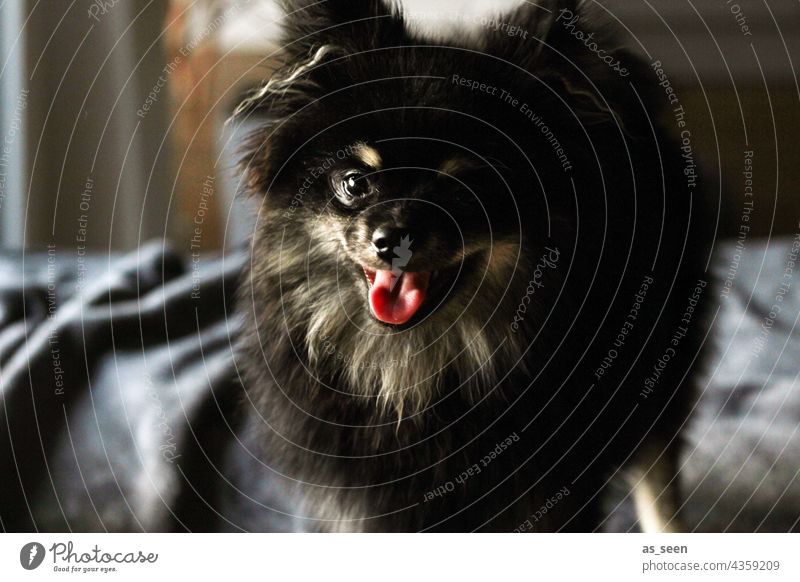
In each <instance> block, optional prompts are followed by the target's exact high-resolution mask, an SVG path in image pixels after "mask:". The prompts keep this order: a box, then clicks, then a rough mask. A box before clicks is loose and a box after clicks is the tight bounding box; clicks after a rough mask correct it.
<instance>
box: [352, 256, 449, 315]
mask: <svg viewBox="0 0 800 582" xmlns="http://www.w3.org/2000/svg"><path fill="white" fill-rule="evenodd" d="M364 274H365V275H366V277H367V282H368V283H369V307H370V310H371V311H372V315H374V316H375V318H376V319H378V320H379V321H382V322H383V323H389V324H392V325H402V324H404V323H406V322H408V321H409V320H410V319H411V318H412V317H414V315H416V313H417V312H418V311H419V310H420V308H421V307H422V304H423V303H424V302H425V298H426V297H427V295H428V290H429V289H428V288H429V287H430V283H431V280H432V279H433V278H435V272H434V271H417V272H402V271H391V270H374V269H369V268H367V267H364Z"/></svg>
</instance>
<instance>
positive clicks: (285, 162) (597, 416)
mask: <svg viewBox="0 0 800 582" xmlns="http://www.w3.org/2000/svg"><path fill="white" fill-rule="evenodd" d="M283 9H284V11H285V17H284V20H283V37H282V47H283V54H284V55H285V64H284V65H283V66H282V67H281V68H280V69H279V70H278V71H277V72H276V73H275V74H274V75H273V76H272V77H271V78H270V80H269V81H268V82H267V83H266V84H265V85H264V86H263V87H260V88H259V89H257V90H255V91H253V92H252V93H251V94H250V95H248V96H247V98H246V99H245V100H244V101H243V103H242V104H241V106H240V107H239V108H238V109H237V111H236V114H235V117H234V119H237V120H242V119H245V118H249V117H251V116H253V118H257V119H260V120H262V125H261V127H260V128H259V129H258V130H257V131H255V132H253V133H252V134H251V135H249V136H248V138H247V139H246V141H245V143H244V144H243V155H242V161H241V168H242V176H243V180H244V182H245V183H246V186H247V190H248V191H249V192H251V193H252V195H253V196H255V197H256V200H257V207H258V211H257V217H256V225H255V227H254V231H253V236H252V240H251V246H250V252H251V255H252V258H251V262H250V268H249V269H248V271H247V274H246V276H245V277H244V280H243V283H242V285H241V290H240V294H239V297H238V309H239V315H240V317H241V319H242V321H243V331H242V336H241V346H240V358H241V366H242V368H243V369H244V372H245V375H244V377H245V385H246V393H247V399H248V402H247V405H246V407H247V408H248V410H249V413H250V414H254V415H257V416H258V417H259V421H260V422H259V424H260V425H261V426H262V427H263V434H262V435H260V437H259V438H260V442H261V443H263V446H264V451H265V452H264V454H265V455H268V457H269V463H270V466H271V467H273V468H275V470H276V471H277V472H278V473H280V474H281V475H283V476H284V477H285V478H286V479H287V482H289V483H291V488H292V491H293V492H294V493H295V494H296V495H297V499H298V500H299V501H298V509H297V517H298V519H299V520H300V521H301V522H302V523H303V524H304V525H303V527H302V529H304V530H307V531H362V532H408V531H414V532H416V531H457V532H460V531H498V532H512V531H537V532H538V531H543V532H555V531H578V532H586V531H601V530H603V529H604V528H606V527H607V525H608V521H609V514H610V510H609V508H608V507H607V501H606V499H607V495H606V493H607V492H608V490H609V488H610V487H611V486H612V485H613V484H615V483H619V482H621V481H622V482H624V483H627V484H628V485H629V486H630V495H632V496H633V499H634V502H635V507H636V515H637V517H638V522H639V526H640V528H641V529H643V530H645V531H659V532H661V531H680V530H681V529H682V528H683V527H684V526H683V525H681V523H682V522H681V511H680V507H681V499H680V494H679V486H678V475H679V471H678V469H679V452H680V443H681V434H682V433H683V431H684V429H685V426H686V424H687V422H688V418H689V413H690V411H691V408H692V405H693V399H694V396H693V394H694V390H693V388H692V386H693V381H694V380H693V379H694V378H695V376H696V371H697V369H698V368H699V367H700V365H701V362H702V353H703V349H702V348H703V344H704V338H705V329H706V323H705V315H704V314H705V308H704V304H705V299H704V298H705V296H706V295H707V293H706V292H705V290H706V287H707V285H708V283H707V281H706V274H705V273H706V271H705V269H706V265H705V253H706V249H707V248H708V245H709V240H708V237H709V228H708V226H709V225H710V224H712V220H711V219H710V218H709V215H708V211H707V210H706V209H705V203H704V200H703V196H702V194H701V192H700V189H699V186H698V183H697V179H696V176H695V175H694V173H693V170H692V171H689V170H688V169H687V166H686V158H685V156H683V155H682V151H681V149H680V148H681V144H680V143H679V142H678V141H677V140H676V139H674V138H673V137H671V134H670V133H669V132H668V129H667V125H666V124H665V123H662V121H661V120H662V118H663V115H662V114H663V113H664V111H665V109H666V107H667V106H668V104H669V101H668V96H667V95H665V93H664V92H663V90H662V86H663V85H660V84H659V79H658V78H657V76H656V74H655V73H654V72H653V70H652V68H651V67H650V66H649V65H648V64H647V63H645V62H643V61H641V60H639V58H638V57H636V56H635V55H634V54H633V53H631V52H630V51H628V50H623V49H620V48H619V44H618V41H617V40H616V39H615V35H614V32H613V27H611V26H610V24H609V22H607V21H606V20H603V17H602V15H598V14H597V13H596V12H594V11H592V9H591V8H589V7H587V6H585V5H584V4H583V3H582V2H565V1H554V0H551V1H543V2H539V3H537V5H532V4H531V3H525V4H523V5H522V6H520V7H518V8H516V9H514V10H512V11H510V13H507V14H503V15H500V16H498V17H497V18H496V19H494V20H493V21H492V22H493V25H490V24H486V23H483V24H482V23H480V22H479V23H477V24H478V25H477V31H476V32H475V33H474V34H470V35H464V36H458V37H455V38H438V37H437V36H436V35H435V34H434V35H432V34H427V35H426V33H424V31H420V29H419V28H418V27H415V26H414V25H413V22H412V21H411V19H409V18H407V17H406V16H404V14H403V12H402V10H401V9H400V8H399V7H398V6H396V5H394V4H387V3H384V2H382V1H380V0H327V1H323V2H318V1H313V2H310V1H303V0H300V1H286V2H284V4H283ZM498 23H500V24H502V25H501V26H498V25H497V24H498ZM510 30H513V31H515V32H514V34H510V33H509V31H510Z"/></svg>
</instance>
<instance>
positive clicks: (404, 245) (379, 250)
mask: <svg viewBox="0 0 800 582" xmlns="http://www.w3.org/2000/svg"><path fill="white" fill-rule="evenodd" d="M412 242H414V233H413V232H411V230H410V229H408V228H403V227H396V226H385V225H384V226H379V227H378V228H376V229H375V230H374V231H373V233H372V248H373V249H374V250H375V254H377V255H378V256H379V257H380V258H381V259H383V260H384V261H391V260H392V259H394V258H403V257H405V256H407V255H408V254H410V252H411V243H412Z"/></svg>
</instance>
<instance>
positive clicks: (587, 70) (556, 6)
mask: <svg viewBox="0 0 800 582" xmlns="http://www.w3.org/2000/svg"><path fill="white" fill-rule="evenodd" d="M506 20H507V22H508V23H509V24H510V25H515V26H517V27H519V28H520V29H521V30H522V31H524V32H525V35H524V38H519V37H517V38H509V37H508V35H505V34H503V32H502V31H495V32H493V33H491V35H490V40H489V43H488V45H489V47H490V50H492V52H494V53H496V54H498V55H499V56H501V57H502V58H504V59H506V60H508V61H509V62H511V63H513V64H515V65H517V66H519V67H520V68H521V69H524V70H525V71H527V72H529V73H530V74H531V75H532V76H533V77H535V78H536V79H537V82H539V83H544V84H545V85H547V86H548V87H549V89H550V90H551V95H552V96H553V97H554V98H555V95H559V96H563V98H564V100H565V101H566V105H567V106H568V107H569V108H570V109H571V110H572V111H573V112H574V113H575V114H576V115H577V116H578V117H579V118H580V120H581V122H582V123H583V124H585V125H595V124H601V123H619V122H620V115H618V114H617V113H616V112H617V111H624V110H625V109H626V108H629V107H635V108H640V107H641V105H640V104H639V103H638V102H637V100H636V97H635V94H634V93H633V92H632V91H631V90H630V81H632V80H634V79H637V78H638V77H639V76H640V74H641V71H642V68H641V62H640V61H639V59H638V58H637V57H635V56H634V55H633V54H632V53H631V51H629V50H627V49H625V48H622V47H621V46H620V44H619V40H618V38H617V35H616V33H617V30H616V27H615V26H614V23H613V22H611V21H610V19H609V18H608V17H607V16H606V15H605V14H604V13H603V12H602V11H598V10H597V9H594V8H592V7H591V6H589V3H588V2H586V1H585V0H571V1H565V0H550V1H547V0H544V1H541V2H537V4H536V5H532V4H526V5H523V6H521V7H520V8H518V9H517V10H516V11H514V12H512V13H511V14H509V15H508V16H507V17H506ZM521 75H524V73H521ZM545 95H546V93H545ZM545 98H546V97H545ZM556 99H557V98H556ZM623 129H624V130H625V131H626V132H627V131H628V129H629V128H623Z"/></svg>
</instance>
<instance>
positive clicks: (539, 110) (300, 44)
mask: <svg viewBox="0 0 800 582" xmlns="http://www.w3.org/2000/svg"><path fill="white" fill-rule="evenodd" d="M287 12H288V13H289V14H290V16H288V17H287V23H286V38H285V46H286V49H287V51H288V55H289V56H288V60H289V64H288V65H287V67H286V68H284V69H282V70H281V71H279V72H278V73H277V74H276V75H275V77H273V79H272V80H271V81H270V83H269V84H268V85H267V86H265V87H264V88H263V89H261V90H260V91H259V92H257V93H256V94H255V95H254V96H253V97H252V98H251V99H249V100H248V101H247V102H246V103H245V105H244V106H243V107H242V111H246V112H251V111H254V112H256V113H259V114H261V115H262V116H265V117H266V118H267V120H268V124H267V126H266V127H265V128H264V129H263V130H261V131H258V132H256V133H255V134H253V135H252V137H251V138H250V140H249V142H248V144H247V148H248V150H247V156H246V158H245V160H244V169H245V175H246V176H247V179H248V182H249V186H250V188H251V189H252V190H253V191H256V192H258V193H260V195H261V196H263V198H262V199H261V204H260V210H259V217H258V226H257V230H256V233H255V236H254V242H253V253H254V255H255V261H254V265H253V275H254V281H255V283H254V286H255V288H256V291H257V294H260V295H259V297H260V299H259V298H257V300H260V301H264V302H270V303H271V309H273V310H275V311H279V313H280V317H281V318H282V319H283V322H282V324H283V327H284V328H285V329H287V330H289V332H290V333H295V332H296V333H297V334H298V335H299V336H300V337H301V338H302V340H301V343H302V344H303V345H304V346H305V347H306V349H307V350H308V353H309V360H310V361H311V362H312V363H313V362H318V361H319V360H320V357H321V356H320V354H321V352H322V351H323V350H322V348H321V347H320V346H321V343H322V342H323V340H324V341H325V342H326V343H327V344H329V345H332V346H334V348H333V349H334V350H336V352H337V356H342V360H341V361H340V362H339V364H340V365H341V364H342V363H343V362H344V363H345V364H347V363H348V362H349V363H350V365H349V367H348V366H347V365H344V367H345V368H347V369H346V370H345V375H349V377H350V379H351V381H352V383H358V384H361V385H364V384H366V385H370V384H376V385H379V386H380V388H379V389H380V390H384V389H386V386H387V385H391V384H392V382H393V381H394V382H395V384H396V383H397V382H398V381H397V378H396V377H395V376H392V372H386V371H385V370H380V369H379V370H377V371H376V370H375V369H374V368H370V370H367V371H365V370H364V369H363V368H364V366H363V364H364V362H365V361H368V360H371V361H374V360H375V359H376V358H387V357H390V356H391V357H392V358H393V359H394V358H395V357H396V358H397V359H402V358H405V359H406V360H413V359H414V358H421V357H427V358H429V360H430V361H426V362H420V363H419V365H417V364H416V363H415V362H411V363H410V364H409V365H410V366H414V374H416V376H414V377H411V378H410V379H409V380H408V384H409V385H410V386H412V387H414V390H416V391H418V388H419V386H423V385H424V386H427V387H430V386H431V385H433V384H436V382H437V378H438V376H439V375H440V374H443V373H444V372H445V371H446V370H452V369H454V368H459V372H458V374H457V375H458V376H462V377H464V378H466V377H473V376H475V375H476V374H477V375H478V376H480V375H481V374H486V375H491V374H492V370H493V369H494V368H495V367H496V364H497V362H498V361H499V360H502V358H501V357H500V356H497V354H503V353H505V354H506V356H507V359H510V360H513V358H514V357H518V356H519V355H520V353H521V352H522V350H524V346H523V345H522V344H521V342H520V340H519V336H516V337H514V336H512V335H511V334H510V333H509V329H510V327H511V326H512V323H513V321H514V314H515V311H517V310H518V308H519V306H520V302H521V301H522V300H524V298H525V297H526V296H527V295H530V293H527V291H526V286H529V285H530V282H531V281H532V280H533V279H534V278H536V277H541V279H536V280H537V285H539V286H540V288H543V287H545V285H543V284H542V283H541V282H542V281H547V280H548V279H550V280H551V283H550V284H548V285H547V287H548V292H553V293H555V292H557V291H558V288H559V284H558V283H557V280H558V278H559V277H560V276H561V274H559V273H557V269H555V268H554V265H553V264H552V260H550V261H549V263H548V267H547V268H546V269H542V268H541V265H540V264H538V265H537V263H538V262H539V261H540V258H541V256H542V255H543V254H545V253H549V254H550V256H551V257H552V253H553V251H552V250H549V251H545V250H544V249H545V248H547V246H548V241H550V240H552V239H551V237H552V236H553V232H554V230H558V229H561V230H560V231H561V232H567V233H569V232H571V231H570V229H571V228H573V226H574V225H573V224H572V222H574V219H573V218H572V216H573V215H574V208H573V207H572V206H571V205H572V204H573V202H574V188H573V186H572V185H571V182H570V179H569V177H568V176H566V175H565V172H564V158H566V154H565V153H564V152H565V151H568V152H570V155H571V156H573V160H577V158H578V157H579V156H580V153H579V152H580V151H581V150H583V149H585V146H584V145H580V146H578V145H577V144H574V143H568V140H571V139H572V137H571V136H576V135H580V134H581V132H583V129H582V125H581V124H582V123H584V122H585V121H586V120H587V119H588V120H591V121H590V122H594V120H597V119H600V118H602V117H603V115H602V112H598V111H595V110H594V109H593V108H594V104H593V102H592V101H591V99H589V100H587V99H586V94H587V91H586V90H585V86H584V84H583V83H582V81H581V76H580V75H579V74H577V73H575V75H576V77H575V78H570V77H569V75H566V74H565V73H564V72H563V70H562V69H555V68H554V67H553V65H552V64H549V63H548V58H553V55H548V54H545V53H543V52H542V49H541V47H540V46H539V44H541V43H539V42H538V41H536V42H534V40H535V39H534V38H531V40H530V42H528V43H525V44H522V43H521V41H520V40H519V39H513V40H509V39H508V38H505V37H504V36H503V34H502V33H493V32H492V31H491V30H487V31H485V38H484V39H483V41H481V43H480V47H481V50H475V48H474V46H472V45H471V44H467V43H465V44H464V45H463V46H459V45H458V44H449V45H443V44H439V43H433V42H430V41H429V40H425V39H421V38H417V37H415V36H414V35H413V33H411V32H409V30H408V28H407V26H406V24H405V23H404V21H403V19H402V18H401V17H400V16H398V15H397V14H394V13H392V12H390V11H389V9H388V8H387V7H386V6H385V5H384V4H383V3H382V2H380V1H379V0H347V1H344V0H328V1H327V2H322V3H320V2H316V3H307V2H290V3H288V6H287ZM557 13H558V12H557V10H556V9H555V6H552V7H551V9H549V10H545V11H543V10H540V9H532V8H530V7H528V8H527V9H525V10H521V11H520V12H518V13H517V14H514V15H509V16H508V20H509V21H511V20H514V19H516V20H517V21H518V22H519V24H518V25H519V26H522V27H525V28H526V30H528V31H530V33H531V35H532V36H538V37H539V38H548V37H552V34H553V33H551V32H549V30H550V29H551V28H552V26H553V20H554V18H555V17H556V14H557ZM557 54H559V55H562V57H563V54H562V53H561V52H560V51H557ZM581 57H583V55H581ZM577 58H578V57H576V59H577ZM591 66H597V64H596V63H592V64H591ZM581 74H582V73H581ZM584 113H585V115H584ZM542 120H545V121H546V124H547V125H545V124H544V123H543V122H542ZM551 128H552V130H551ZM584 133H585V132H584ZM559 139H560V140H563V141H562V142H560V143H559V142H558V140H559ZM554 140H555V144H554ZM573 146H574V147H573ZM550 246H551V247H552V244H551V245H550ZM526 294H527V295H526ZM544 297H545V296H544V292H539V293H538V295H537V297H536V302H534V303H539V304H540V305H538V307H540V308H542V311H543V307H542V305H541V303H542V302H544V301H545V299H544ZM256 311H258V310H256ZM526 312H527V315H526V321H525V325H532V326H535V324H536V313H537V305H531V306H530V307H529V308H528V307H527V306H526ZM265 325H266V324H265ZM270 325H272V326H273V327H274V325H275V322H272V323H271V324H270ZM420 354H423V355H422V356H421V355H420ZM329 360H330V358H329ZM416 362H419V359H417V360H416ZM356 364H359V366H361V367H360V368H359V366H357V365H356ZM409 370H410V368H409V369H406V370H404V372H405V373H406V375H409V374H410V375H411V376H413V375H414V374H411V372H410V371H409ZM370 374H373V375H374V376H375V377H370ZM399 388H400V387H398V389H399ZM365 390H368V389H367V388H365ZM418 400H420V401H421V400H423V399H422V398H420V399H418Z"/></svg>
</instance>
